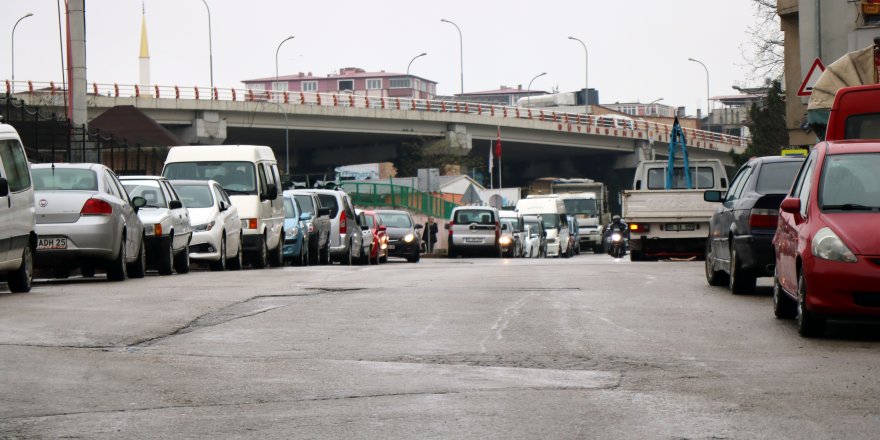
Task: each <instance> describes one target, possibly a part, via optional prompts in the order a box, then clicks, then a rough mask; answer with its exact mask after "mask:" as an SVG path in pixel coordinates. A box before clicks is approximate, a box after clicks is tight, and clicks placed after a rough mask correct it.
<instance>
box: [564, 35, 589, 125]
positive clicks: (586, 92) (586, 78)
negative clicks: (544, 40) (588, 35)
mask: <svg viewBox="0 0 880 440" xmlns="http://www.w3.org/2000/svg"><path fill="white" fill-rule="evenodd" d="M568 39H569V40H574V41H577V42H578V43H581V46H584V60H585V61H584V62H585V64H584V114H587V113H588V112H589V109H590V52H588V51H587V44H586V43H584V42H583V41H581V39H580V38H575V37H568Z"/></svg>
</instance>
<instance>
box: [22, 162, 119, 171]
mask: <svg viewBox="0 0 880 440" xmlns="http://www.w3.org/2000/svg"><path fill="white" fill-rule="evenodd" d="M52 167H55V168H71V169H80V170H93V169H96V168H106V167H105V166H104V165H102V164H99V163H58V162H55V163H35V164H33V165H31V169H44V168H52Z"/></svg>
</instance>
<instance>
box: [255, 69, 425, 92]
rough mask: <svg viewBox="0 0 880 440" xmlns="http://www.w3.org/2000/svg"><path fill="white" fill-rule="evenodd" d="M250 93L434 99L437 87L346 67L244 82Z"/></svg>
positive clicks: (419, 80) (403, 76)
mask: <svg viewBox="0 0 880 440" xmlns="http://www.w3.org/2000/svg"><path fill="white" fill-rule="evenodd" d="M242 82H243V83H244V84H245V87H247V88H248V90H274V91H279V92H311V93H353V94H355V95H363V96H376V97H386V98H414V99H434V96H436V94H437V83H436V82H435V81H431V80H429V79H424V78H421V77H418V76H415V75H406V74H403V73H391V72H385V71H380V72H367V71H365V70H364V69H361V68H358V67H344V68H342V69H339V73H338V74H330V75H327V76H314V75H312V72H309V73H303V72H299V73H298V74H296V75H285V76H279V77H278V78H275V77H269V78H257V79H247V80H244V81H242Z"/></svg>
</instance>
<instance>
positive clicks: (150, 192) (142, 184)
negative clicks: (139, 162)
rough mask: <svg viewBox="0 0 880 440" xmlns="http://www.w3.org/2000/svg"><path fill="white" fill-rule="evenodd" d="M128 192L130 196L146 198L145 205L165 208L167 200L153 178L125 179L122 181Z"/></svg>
mask: <svg viewBox="0 0 880 440" xmlns="http://www.w3.org/2000/svg"><path fill="white" fill-rule="evenodd" d="M122 186H124V187H125V189H126V191H128V194H129V195H131V196H132V197H143V198H144V199H146V200H147V204H146V205H145V206H148V207H152V208H167V207H168V201H167V199H166V198H165V193H164V192H163V191H162V189H161V188H160V186H159V182H158V181H155V180H125V181H123V182H122Z"/></svg>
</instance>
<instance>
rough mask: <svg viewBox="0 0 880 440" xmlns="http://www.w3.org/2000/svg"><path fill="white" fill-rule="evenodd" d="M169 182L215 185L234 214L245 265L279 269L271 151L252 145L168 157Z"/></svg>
mask: <svg viewBox="0 0 880 440" xmlns="http://www.w3.org/2000/svg"><path fill="white" fill-rule="evenodd" d="M162 175H163V176H165V177H167V178H168V179H169V180H216V181H217V182H218V183H220V185H221V186H223V189H224V190H226V193H227V194H228V195H229V199H230V200H231V201H232V204H233V205H235V207H236V208H237V209H238V216H239V217H240V218H241V228H242V250H243V251H244V253H245V262H246V263H248V264H251V265H252V266H254V267H256V268H263V267H266V265H268V264H271V265H272V266H281V265H282V264H283V263H284V259H283V257H282V255H281V253H282V251H283V248H282V245H283V243H284V231H283V229H284V199H283V197H282V195H281V177H280V176H279V174H278V163H277V162H276V161H275V154H274V153H273V152H272V149H271V148H269V147H266V146H257V145H197V146H182V147H173V148H171V150H169V151H168V157H167V158H166V159H165V168H164V169H163V170H162Z"/></svg>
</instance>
